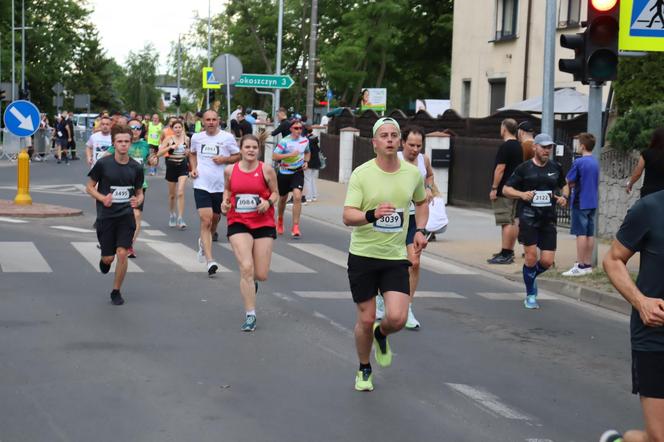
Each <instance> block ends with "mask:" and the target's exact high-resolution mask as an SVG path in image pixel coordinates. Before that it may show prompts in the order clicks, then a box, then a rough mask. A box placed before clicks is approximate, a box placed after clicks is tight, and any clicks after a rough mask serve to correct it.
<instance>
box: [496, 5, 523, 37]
mask: <svg viewBox="0 0 664 442" xmlns="http://www.w3.org/2000/svg"><path fill="white" fill-rule="evenodd" d="M496 1H497V2H496V38H495V41H499V40H512V39H514V38H516V18H517V15H518V14H517V13H518V10H519V0H496Z"/></svg>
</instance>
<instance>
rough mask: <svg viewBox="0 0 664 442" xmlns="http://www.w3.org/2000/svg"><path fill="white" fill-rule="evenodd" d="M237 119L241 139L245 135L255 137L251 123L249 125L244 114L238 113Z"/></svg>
mask: <svg viewBox="0 0 664 442" xmlns="http://www.w3.org/2000/svg"><path fill="white" fill-rule="evenodd" d="M236 119H237V125H238V127H239V129H240V137H243V136H245V135H253V132H254V128H253V127H251V123H249V122H248V121H247V120H246V118H244V112H238V114H237V116H236Z"/></svg>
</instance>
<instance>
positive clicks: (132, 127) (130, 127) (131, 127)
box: [129, 126, 142, 130]
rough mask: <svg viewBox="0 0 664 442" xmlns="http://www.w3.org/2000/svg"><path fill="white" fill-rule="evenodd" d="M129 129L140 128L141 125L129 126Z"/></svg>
mask: <svg viewBox="0 0 664 442" xmlns="http://www.w3.org/2000/svg"><path fill="white" fill-rule="evenodd" d="M129 129H131V130H141V129H142V127H141V126H129Z"/></svg>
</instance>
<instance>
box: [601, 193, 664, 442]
mask: <svg viewBox="0 0 664 442" xmlns="http://www.w3.org/2000/svg"><path fill="white" fill-rule="evenodd" d="M662 219H664V190H660V191H659V192H655V193H651V194H650V195H648V196H645V197H642V198H641V199H640V200H639V201H637V202H636V204H634V206H633V207H632V208H631V209H630V210H629V211H628V212H627V216H626V217H625V220H624V222H623V224H622V226H621V227H620V230H619V231H618V233H617V234H616V239H615V241H613V244H611V249H610V250H609V252H608V253H607V254H606V255H605V257H604V262H603V264H604V270H605V271H606V274H607V275H608V277H609V279H610V280H611V283H613V285H614V286H615V288H616V289H617V290H618V291H619V292H620V294H621V295H622V296H623V298H625V299H626V300H627V301H628V302H629V303H630V304H631V305H632V307H633V308H632V316H631V320H630V335H631V345H632V393H634V394H638V395H639V396H640V397H641V407H642V409H643V415H644V418H645V423H646V429H647V430H646V432H643V431H634V430H633V431H629V432H627V433H625V435H624V437H623V438H622V439H619V440H624V441H625V442H631V441H644V440H649V441H656V440H664V377H663V376H662V373H664V278H662V270H663V269H664V223H663V222H662ZM636 252H640V254H641V257H640V265H639V276H638V277H637V279H636V284H635V283H634V281H633V280H632V278H631V276H630V274H629V271H628V270H627V261H629V260H630V258H631V257H632V256H634V254H635V253H636ZM607 433H611V435H612V436H618V437H619V436H620V435H619V434H617V432H615V431H613V432H611V431H608V432H607ZM605 434H606V433H605ZM610 440H613V439H610Z"/></svg>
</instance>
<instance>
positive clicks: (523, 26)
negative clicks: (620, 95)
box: [450, 0, 608, 117]
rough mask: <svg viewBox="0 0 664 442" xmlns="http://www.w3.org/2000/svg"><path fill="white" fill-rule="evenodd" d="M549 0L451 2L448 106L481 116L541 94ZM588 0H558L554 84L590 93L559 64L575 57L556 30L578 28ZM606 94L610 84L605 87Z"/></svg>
mask: <svg viewBox="0 0 664 442" xmlns="http://www.w3.org/2000/svg"><path fill="white" fill-rule="evenodd" d="M546 2H547V0H457V1H455V2H454V30H453V43H452V75H451V87H450V99H451V105H452V109H454V110H456V111H457V112H458V113H459V114H460V115H462V116H464V117H484V116H487V115H491V114H492V113H494V112H495V111H496V109H499V108H501V107H503V106H506V105H509V104H512V103H517V102H519V101H522V100H526V99H528V98H534V97H538V96H541V95H542V83H543V79H544V61H543V60H544V33H545V32H544V31H545V18H546ZM587 14H588V11H587V0H556V15H557V30H556V57H555V65H556V69H555V87H556V88H564V87H569V88H574V89H576V90H577V91H579V92H582V93H584V94H588V86H584V85H582V84H581V83H580V82H575V81H573V80H572V75H571V74H567V73H564V72H560V71H559V70H558V60H559V59H561V58H574V51H572V50H570V49H564V48H561V47H560V35H561V34H571V33H575V32H581V31H582V30H583V28H581V26H580V23H581V22H582V21H584V20H586V17H587ZM604 94H605V97H606V95H607V94H608V87H605V88H604Z"/></svg>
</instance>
